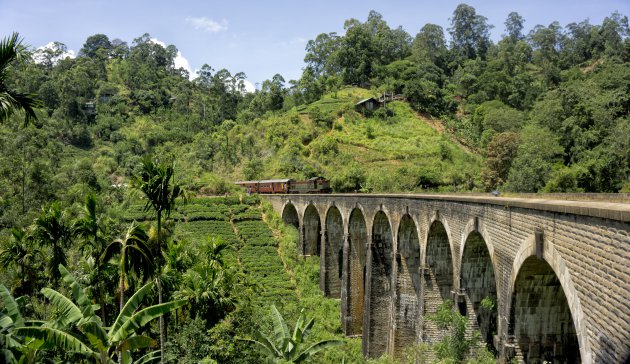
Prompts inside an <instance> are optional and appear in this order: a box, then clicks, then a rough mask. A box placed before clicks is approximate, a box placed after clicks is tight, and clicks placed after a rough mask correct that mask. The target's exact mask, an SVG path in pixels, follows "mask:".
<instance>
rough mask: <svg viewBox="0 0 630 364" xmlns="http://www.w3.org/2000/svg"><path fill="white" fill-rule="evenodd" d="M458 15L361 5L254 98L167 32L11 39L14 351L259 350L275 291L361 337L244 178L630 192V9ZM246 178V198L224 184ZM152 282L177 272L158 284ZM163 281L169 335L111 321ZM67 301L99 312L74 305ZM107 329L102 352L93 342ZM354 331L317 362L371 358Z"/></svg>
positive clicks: (7, 102)
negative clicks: (441, 18)
mask: <svg viewBox="0 0 630 364" xmlns="http://www.w3.org/2000/svg"><path fill="white" fill-rule="evenodd" d="M450 21H451V26H450V27H449V28H448V29H443V28H442V27H440V26H438V25H435V24H424V25H423V24H418V29H419V31H418V29H407V30H405V29H402V28H400V27H398V28H392V27H390V26H389V25H388V24H387V22H386V21H385V19H383V18H382V16H381V15H380V14H379V13H377V12H376V11H371V12H370V13H369V14H368V17H367V19H366V20H365V21H362V20H357V19H349V20H347V21H346V22H345V24H344V29H345V32H344V34H336V33H330V32H328V33H326V32H325V33H322V34H320V35H318V36H317V37H316V38H315V39H313V40H310V41H309V42H308V43H307V46H306V50H305V56H304V68H303V73H302V76H301V77H300V79H298V80H285V79H284V78H283V77H282V75H281V74H280V73H278V74H276V75H275V76H273V77H272V79H270V80H266V81H264V82H263V83H262V84H261V86H260V88H259V89H258V90H256V91H255V92H251V93H248V92H245V83H244V81H245V80H246V79H247V76H246V75H245V74H244V73H242V72H239V70H229V71H228V70H226V69H220V70H215V69H213V68H212V67H211V66H210V65H208V64H206V65H204V66H203V67H202V68H201V70H200V71H199V72H198V74H196V75H190V74H188V72H187V71H185V70H184V69H181V68H180V69H177V68H175V65H174V59H175V57H176V55H177V48H176V47H175V46H174V45H168V46H166V47H164V46H162V45H160V44H159V43H158V42H156V41H154V40H152V38H151V36H150V35H149V34H144V35H141V36H140V37H138V38H136V39H133V40H131V41H125V40H120V39H110V38H109V37H108V35H105V34H95V35H92V36H90V37H89V38H87V39H86V41H85V44H84V45H83V47H82V48H81V50H80V51H79V53H78V56H77V57H76V58H69V57H65V56H64V54H65V51H66V47H65V45H64V44H63V43H61V42H63V39H60V40H58V41H59V42H56V43H54V46H53V47H52V48H46V49H39V50H36V49H32V48H29V47H28V46H26V43H28V39H25V40H23V41H22V43H21V44H19V45H16V46H15V47H14V48H13V51H15V54H13V56H11V57H9V56H10V55H11V52H9V51H7V50H6V49H8V47H6V46H7V45H9V44H10V43H11V42H10V41H9V40H8V39H9V38H8V37H10V35H4V36H5V37H7V38H5V40H4V41H3V42H2V44H0V48H2V49H3V51H2V52H0V59H1V60H0V150H2V153H1V155H0V243H1V244H0V263H1V264H0V283H2V285H4V286H6V287H7V289H6V290H2V289H1V288H2V286H0V298H2V300H3V304H2V306H0V307H2V309H3V311H2V315H3V316H0V319H2V318H3V317H10V318H11V322H10V323H9V324H7V322H8V321H7V320H0V325H5V326H0V335H4V336H0V339H2V340H0V345H2V346H1V347H0V349H2V350H3V351H2V353H3V355H7V356H5V360H8V359H6V358H8V357H9V356H8V355H9V354H7V353H10V354H11V355H16V357H19V356H18V354H21V355H23V357H26V358H30V359H29V360H34V361H37V360H39V359H41V358H52V359H50V361H51V362H53V361H70V362H72V361H80V360H79V359H78V358H83V359H85V358H86V357H89V358H96V357H97V356H98V355H100V358H101V359H102V358H108V359H112V358H115V359H116V360H117V359H118V358H119V357H122V356H123V352H124V350H127V349H128V350H129V351H130V352H131V351H133V350H132V349H130V347H132V346H133V345H135V344H137V345H141V344H142V345H144V344H146V345H145V346H138V347H137V349H139V350H136V351H135V352H134V353H133V355H134V358H136V359H137V358H138V357H139V355H138V354H143V355H144V354H146V353H148V349H146V347H150V346H153V347H157V346H158V344H157V342H158V341H157V340H158V338H159V336H160V335H159V334H160V333H162V334H163V336H166V343H162V344H165V346H166V348H164V350H165V355H166V356H168V358H169V359H170V360H175V358H184V359H181V360H180V361H182V362H198V361H199V360H201V359H203V358H206V359H207V360H208V362H212V361H211V360H216V361H218V362H233V363H240V362H256V360H260V359H259V357H258V354H257V353H256V352H255V351H254V349H253V348H251V347H250V346H248V345H247V344H246V343H245V342H241V341H238V340H235V338H236V337H238V338H252V337H253V336H254V333H255V332H256V331H258V330H260V331H261V332H270V330H271V326H272V325H271V322H272V321H271V319H269V317H268V312H269V306H268V305H269V304H271V303H275V304H276V305H277V306H278V308H279V309H280V310H283V312H284V313H285V314H287V315H288V317H289V318H290V319H291V320H294V319H295V318H297V316H298V314H299V312H300V308H303V307H306V308H307V309H308V311H307V315H309V316H315V317H316V319H317V322H318V323H319V324H321V325H322V327H323V328H321V327H320V328H317V329H314V330H313V333H312V336H313V337H314V340H327V339H332V338H340V337H341V329H340V327H339V323H338V316H337V315H338V312H339V308H338V306H337V305H338V302H336V301H334V300H326V299H324V298H323V297H321V296H320V295H319V293H317V292H316V291H317V286H316V282H317V279H318V277H317V276H318V270H317V262H316V261H315V260H314V259H313V260H310V259H306V260H301V259H298V258H297V257H296V256H295V252H296V251H297V249H296V247H295V239H296V237H295V235H294V234H295V232H293V231H291V230H290V228H286V227H284V226H283V224H281V223H280V222H278V221H277V216H276V217H274V216H273V214H272V213H271V212H270V211H268V209H267V207H265V206H261V205H260V201H259V200H258V199H257V197H256V196H253V197H247V198H239V197H234V196H238V192H242V191H240V190H238V189H237V188H236V187H235V186H234V185H233V184H232V182H233V181H236V180H241V179H262V178H283V177H290V178H296V179H302V178H309V177H313V176H324V177H326V178H328V179H329V180H330V181H331V185H332V187H333V188H334V190H335V191H336V192H347V191H360V192H366V193H369V192H426V191H429V192H433V191H435V192H462V191H476V192H482V191H490V190H494V189H499V190H501V191H514V192H613V193H614V192H630V29H629V26H628V18H627V16H625V15H622V14H619V13H613V14H611V15H610V16H609V17H607V18H605V19H604V21H603V22H602V24H590V23H589V21H588V20H580V19H576V22H574V23H571V24H564V25H561V24H558V23H557V22H554V23H551V24H548V25H535V26H531V27H526V26H525V24H526V19H523V18H522V17H521V16H520V15H519V14H517V13H510V14H509V16H508V18H507V19H506V21H505V23H504V24H495V25H494V26H495V27H501V28H504V29H505V30H504V36H503V37H502V39H500V40H499V41H498V42H496V43H495V42H493V41H492V40H491V39H490V29H491V28H492V27H493V25H491V24H488V21H487V19H486V18H485V17H484V16H482V15H480V14H477V13H476V11H475V9H474V8H472V7H471V6H468V5H465V4H461V5H459V6H458V7H457V8H456V9H455V10H454V12H453V14H452V18H451V19H450ZM528 25H529V24H528ZM18 31H19V29H16V32H18ZM323 31H325V29H323ZM410 32H412V33H410ZM416 32H417V33H416ZM414 33H415V35H414ZM211 61H212V60H208V62H211ZM281 71H282V70H278V72H281ZM383 95H396V96H397V97H395V100H392V101H387V102H385V103H384V105H382V107H380V108H378V109H376V110H365V109H362V108H361V107H360V106H357V102H359V101H360V100H364V99H367V98H371V97H374V98H376V99H378V98H379V97H381V96H383ZM392 98H394V97H392ZM29 99H32V102H31V103H29V102H28V100H29ZM29 105H31V106H33V109H32V113H31V112H30V110H31V109H30V106H29ZM160 183H162V185H160ZM158 186H162V187H164V186H166V187H164V188H161V187H158ZM226 192H227V193H232V195H233V197H225V198H223V197H222V198H216V197H212V198H210V197H208V196H211V195H223V194H225V193H226ZM160 193H163V194H165V195H160ZM186 201H187V202H188V204H185V202H186ZM145 204H146V205H145ZM161 204H162V205H161ZM263 217H264V218H266V219H267V223H265V222H264V221H263ZM279 242H280V243H279ZM154 263H155V264H154ZM59 264H62V265H64V266H66V267H67V268H68V272H67V271H65V270H64V269H62V270H59ZM73 277H75V278H73ZM72 282H75V283H72ZM77 282H78V283H77ZM146 282H155V284H156V287H155V289H154V291H152V293H150V294H147V293H146V292H148V291H144V288H141V287H142V286H143V284H144V283H146ZM79 286H82V287H85V289H84V290H83V289H79V288H77V287H79ZM46 287H52V288H54V289H57V290H59V291H60V292H57V293H54V292H51V290H49V288H46ZM150 288H151V287H149V288H147V290H148V289H150ZM136 292H141V294H140V295H139V296H134V294H135V293H136ZM162 293H164V297H162ZM143 294H144V295H145V296H146V299H147V301H150V303H152V304H154V305H156V304H159V302H167V301H168V302H171V303H170V304H166V305H165V306H161V307H162V308H161V311H160V315H157V314H155V315H154V316H151V317H149V316H148V315H145V316H144V319H145V320H148V319H149V318H151V319H155V321H152V320H149V321H151V322H152V323H151V324H150V325H149V326H148V327H146V328H144V329H138V331H137V332H133V334H134V335H135V334H137V337H141V336H142V335H146V336H148V337H150V338H152V340H153V341H151V340H149V339H146V340H147V341H142V340H144V339H142V340H140V339H138V340H140V341H142V342H139V341H138V342H135V341H133V342H131V343H130V342H126V341H124V340H127V339H126V338H121V337H120V335H123V334H116V335H118V336H111V337H110V336H107V335H109V334H107V333H105V334H103V333H104V332H105V331H104V330H105V328H108V324H111V323H112V322H113V321H114V319H116V317H117V316H116V315H118V313H119V308H120V312H122V311H123V309H122V308H123V305H124V304H125V302H128V301H129V302H135V303H134V304H136V303H139V302H141V301H142V300H143V298H145V297H144V296H142V295H143ZM59 295H62V296H63V295H66V296H67V299H66V300H64V299H63V298H61V297H60V296H59ZM12 296H14V297H16V298H17V297H19V296H24V297H28V300H24V299H23V300H18V303H14V305H16V307H18V306H19V307H18V308H19V310H20V312H21V315H23V316H24V317H25V318H28V320H31V321H28V322H31V323H33V325H36V324H35V321H33V320H41V321H47V322H48V323H47V324H46V325H44V326H42V328H43V329H42V330H40V331H37V330H35V329H30V328H24V327H21V326H19V325H20V324H22V325H24V322H25V321H24V318H21V316H19V315H18V316H19V317H18V316H16V312H15V310H10V308H11V307H12V306H11V302H12ZM158 296H159V297H158ZM86 297H89V300H88V299H87V298H86ZM252 297H253V298H252ZM162 298H163V299H164V300H163V301H162ZM68 299H69V300H70V301H75V302H76V304H77V305H79V306H81V307H80V309H79V308H77V310H78V311H77V310H74V309H72V308H71V307H70V305H69V304H67V305H66V306H63V307H57V306H58V305H61V303H60V302H66V303H67V301H68ZM180 300H187V302H188V303H183V301H180ZM86 302H87V303H86ZM89 302H93V303H95V304H98V310H97V309H96V308H94V307H92V306H90V304H89ZM189 302H194V304H190V303H189ZM55 305H57V306H55ZM169 305H170V306H169ZM51 306H55V307H57V308H58V310H51V309H50V307H51ZM132 306H133V304H132ZM64 307H65V308H64ZM69 307H70V308H69ZM137 307H138V305H137V304H136V305H135V306H133V307H132V308H133V309H130V310H131V311H129V312H127V313H128V314H130V313H133V311H134V310H135V308H137ZM167 308H168V309H167ZM5 311H6V312H5ZM8 311H11V312H8ZM155 312H157V309H156V311H154V313H155ZM18 314H19V312H18ZM64 315H70V316H67V317H64ZM72 315H74V316H72ZM81 315H83V316H81ZM158 316H159V317H162V320H164V321H166V322H165V324H164V325H165V328H164V327H162V326H163V325H161V324H160V326H158V323H157V322H158ZM129 317H130V316H126V317H122V318H121V320H127V319H129ZM73 320H74V321H73ZM38 322H39V321H38ZM86 322H87V323H89V325H88V324H86ZM96 322H98V323H100V326H98V325H96V324H95V323H96ZM143 322H145V321H143ZM146 322H148V321H146ZM40 323H41V322H40ZM92 324H94V325H96V326H98V327H100V328H99V330H100V331H98V332H99V335H101V334H102V335H101V336H99V340H102V341H101V342H100V344H99V345H100V346H99V345H96V344H95V342H94V341H92V340H88V339H89V338H92V339H93V336H90V335H92V334H93V332H92V331H89V330H93V329H94V330H96V329H95V327H96V326H90V325H92ZM7 325H8V326H7ZM37 325H39V324H37ZM73 325H74V326H73ZM81 325H84V326H81ZM86 325H87V326H86ZM48 328H55V329H58V330H60V331H63V330H66V331H67V333H70V334H71V335H75V336H76V338H77V340H79V341H80V340H83V341H82V345H84V346H85V347H84V346H81V345H80V344H79V343H78V342H75V341H72V340H71V339H68V338H67V337H66V336H64V337H65V339H64V340H66V341H63V340H62V339H61V337H62V336H55V340H57V341H56V343H59V342H61V341H63V343H64V345H69V346H62V345H61V344H59V345H58V346H55V345H52V344H51V342H52V341H54V340H52V339H50V338H51V337H52V336H48V337H45V335H53V334H50V332H52V331H51V330H52V329H50V330H49V331H46V330H48ZM101 329H102V330H101ZM169 330H171V334H172V331H173V330H174V331H175V332H176V335H170V336H169V335H168V333H169ZM164 331H166V332H164ZM86 332H89V333H90V335H88V334H86ZM26 333H28V334H29V335H34V336H25V334H26ZM11 335H13V336H11ZM54 335H62V334H61V333H59V332H56V331H55V334H54ZM112 335H114V334H112ZM25 337H29V338H38V339H39V341H34V342H31V346H28V345H27V344H26V343H24V342H22V341H20V340H22V339H23V338H25ZM142 337H144V336H142ZM169 337H170V339H169ZM11 340H13V341H11ZM46 340H48V341H46ZM116 340H118V341H116ZM121 340H122V341H121ZM134 340H135V339H134ZM169 340H170V341H169ZM162 341H164V340H162ZM14 344H15V346H11V345H14ZM18 344H19V345H18ZM123 344H124V345H126V346H124V345H123ZM132 344H133V345H132ZM20 345H21V346H20ZM38 345H39V346H38ZM72 345H74V346H72ZM344 345H345V346H344V347H342V348H341V349H340V348H337V349H333V350H331V351H329V352H327V353H325V354H323V355H322V354H320V356H319V357H317V358H319V359H320V360H323V359H321V358H326V360H328V361H330V362H340V361H341V360H342V359H343V358H346V359H347V360H350V361H352V362H354V361H355V360H356V361H359V362H360V361H361V360H362V359H361V358H360V357H361V355H360V353H359V351H360V348H359V346H360V343H359V342H358V341H357V340H347V341H346V343H345V344H344ZM471 345H472V346H474V345H473V344H471ZM162 346H164V345H162ZM472 346H471V347H472ZM123 347H124V348H126V349H124V350H123V349H122V348H123ZM18 348H19V349H18ZM86 348H87V349H86ZM133 348H134V349H135V347H133ZM88 349H89V350H92V351H93V352H96V351H99V350H100V352H99V353H100V354H94V353H93V352H90V351H88ZM425 349H426V348H424V349H423V350H425ZM468 349H470V347H469V348H467V349H466V350H468ZM127 354H129V355H131V354H130V353H125V354H124V355H127ZM449 355H450V354H449ZM453 355H455V354H453ZM457 355H464V354H462V353H459V354H457ZM479 355H481V356H482V357H486V359H487V355H490V354H488V353H485V352H480V353H479ZM484 355H485V356H484ZM490 356H491V355H490ZM257 358H258V359H257ZM25 360H26V359H25ZM94 360H96V359H94ZM112 360H113V359H112ZM480 360H481V359H480ZM26 361H27V362H28V360H26ZM490 361H492V359H490ZM103 362H107V360H105V359H103Z"/></svg>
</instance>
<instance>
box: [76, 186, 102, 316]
mask: <svg viewBox="0 0 630 364" xmlns="http://www.w3.org/2000/svg"><path fill="white" fill-rule="evenodd" d="M104 220H105V217H104V216H103V214H102V213H100V212H99V211H98V205H97V197H96V195H95V194H94V193H88V194H87V195H86V196H85V202H84V205H83V210H82V211H81V215H80V216H79V218H77V219H76V220H75V221H74V223H73V231H74V233H75V234H76V235H77V236H79V237H81V238H82V239H83V241H82V243H81V250H83V251H84V252H87V253H88V254H89V255H90V258H91V259H92V261H93V262H94V267H95V268H96V271H95V272H94V273H95V274H94V278H95V279H94V281H95V282H94V283H95V284H96V287H95V288H96V292H97V295H98V303H99V305H100V306H101V320H103V321H105V298H104V295H105V292H104V291H105V288H104V287H103V285H104V278H103V269H104V262H103V261H102V259H101V256H102V255H103V254H104V253H105V248H106V239H105V236H104V235H105V234H104V232H105V226H104V225H105V221H104Z"/></svg>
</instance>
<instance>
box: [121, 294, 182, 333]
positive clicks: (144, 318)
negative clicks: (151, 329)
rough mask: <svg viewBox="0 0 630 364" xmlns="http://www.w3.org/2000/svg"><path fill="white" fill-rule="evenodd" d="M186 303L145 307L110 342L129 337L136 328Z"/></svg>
mask: <svg viewBox="0 0 630 364" xmlns="http://www.w3.org/2000/svg"><path fill="white" fill-rule="evenodd" d="M186 303H188V300H177V301H171V302H166V303H162V304H159V305H154V306H151V307H147V308H145V309H143V310H141V311H139V312H138V313H136V314H134V315H133V316H131V317H130V318H129V319H128V320H126V321H125V322H124V323H123V324H122V325H121V326H120V328H119V329H117V330H116V331H114V332H113V335H111V336H110V339H111V342H113V343H115V342H118V341H121V340H123V339H124V338H126V337H129V336H130V335H131V334H133V333H134V332H135V331H136V330H137V329H138V328H140V327H142V326H144V325H146V324H147V323H148V322H150V321H151V320H153V319H155V318H158V317H160V316H162V315H163V314H165V313H167V312H170V311H173V310H175V309H177V308H179V307H182V306H183V305H185V304H186Z"/></svg>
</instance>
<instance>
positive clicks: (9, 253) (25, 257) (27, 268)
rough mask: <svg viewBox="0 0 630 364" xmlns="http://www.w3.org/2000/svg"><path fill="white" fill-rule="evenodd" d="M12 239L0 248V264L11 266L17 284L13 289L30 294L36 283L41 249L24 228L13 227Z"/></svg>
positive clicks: (41, 256)
mask: <svg viewBox="0 0 630 364" xmlns="http://www.w3.org/2000/svg"><path fill="white" fill-rule="evenodd" d="M11 237H12V239H11V240H10V241H9V242H8V243H6V244H4V247H3V249H2V250H0V265H2V266H3V267H11V266H13V267H14V269H15V271H16V274H17V278H18V284H17V287H16V288H15V289H14V291H15V292H20V293H21V294H25V295H28V294H31V293H32V288H33V285H34V284H35V283H36V282H35V281H36V279H37V271H38V269H39V266H40V265H39V264H40V262H41V260H42V258H43V255H42V253H41V251H40V250H39V249H38V248H37V247H36V246H35V245H34V244H33V236H32V235H31V234H30V232H29V231H27V230H24V229H18V228H13V229H12V230H11Z"/></svg>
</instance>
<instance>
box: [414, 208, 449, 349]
mask: <svg viewBox="0 0 630 364" xmlns="http://www.w3.org/2000/svg"><path fill="white" fill-rule="evenodd" d="M446 224H447V222H446V221H444V220H443V219H441V218H438V217H437V216H436V217H434V218H433V219H431V225H430V226H429V229H428V231H427V239H426V243H425V244H424V246H425V254H424V269H423V277H422V280H421V284H422V287H421V289H422V295H423V302H422V305H423V306H422V307H423V312H422V316H423V317H427V315H433V314H435V313H437V311H438V308H439V306H440V305H442V304H443V303H444V302H445V301H446V300H449V299H451V291H452V290H453V277H454V275H453V272H454V261H453V254H452V245H451V239H450V237H449V233H448V231H449V230H448V225H446ZM445 225H446V226H445ZM444 335H445V334H444V333H443V332H442V330H440V329H439V328H438V326H437V324H436V323H435V322H434V321H430V320H426V319H425V320H423V328H422V341H423V342H427V343H434V342H437V341H440V340H441V339H442V338H443V337H444Z"/></svg>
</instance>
